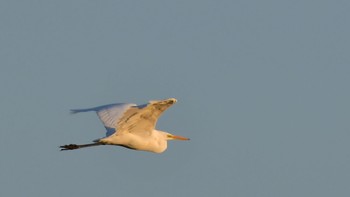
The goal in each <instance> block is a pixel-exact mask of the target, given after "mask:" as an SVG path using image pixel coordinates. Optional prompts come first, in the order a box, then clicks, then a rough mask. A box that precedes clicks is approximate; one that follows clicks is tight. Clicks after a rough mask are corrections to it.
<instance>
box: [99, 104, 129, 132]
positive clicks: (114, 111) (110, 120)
mask: <svg viewBox="0 0 350 197" xmlns="http://www.w3.org/2000/svg"><path fill="white" fill-rule="evenodd" d="M134 106H136V104H132V103H117V104H110V105H104V106H100V107H96V108H94V111H96V113H97V116H98V117H99V118H100V120H101V121H102V123H103V125H104V126H105V128H106V130H107V133H106V136H110V135H112V134H113V133H115V132H116V131H117V130H116V127H115V125H116V124H117V122H118V121H119V120H120V119H122V118H123V117H124V114H125V112H126V111H128V110H129V109H130V108H132V107H134Z"/></svg>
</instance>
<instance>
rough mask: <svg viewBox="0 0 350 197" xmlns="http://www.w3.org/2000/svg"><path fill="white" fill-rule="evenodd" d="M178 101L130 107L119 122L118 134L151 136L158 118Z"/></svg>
mask: <svg viewBox="0 0 350 197" xmlns="http://www.w3.org/2000/svg"><path fill="white" fill-rule="evenodd" d="M175 102H176V99H167V100H161V101H150V102H149V103H148V104H145V105H140V106H133V107H130V108H129V109H128V110H127V111H126V112H125V113H124V116H123V117H122V118H121V119H119V121H118V122H117V125H116V128H117V130H118V132H130V133H137V134H138V135H150V134H151V132H152V131H153V130H154V129H155V126H156V124H157V121H158V118H159V117H160V116H161V114H162V113H163V112H164V111H165V110H166V109H168V108H169V107H170V106H172V105H173V104H174V103H175Z"/></svg>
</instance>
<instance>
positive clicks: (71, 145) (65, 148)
mask: <svg viewBox="0 0 350 197" xmlns="http://www.w3.org/2000/svg"><path fill="white" fill-rule="evenodd" d="M60 148H61V151H62V150H74V149H78V148H79V146H78V145H76V144H68V145H63V146H60Z"/></svg>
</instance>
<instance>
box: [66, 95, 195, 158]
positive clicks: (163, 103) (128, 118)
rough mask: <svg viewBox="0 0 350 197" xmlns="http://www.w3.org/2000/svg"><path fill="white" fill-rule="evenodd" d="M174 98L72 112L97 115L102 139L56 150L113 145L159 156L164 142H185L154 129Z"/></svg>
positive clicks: (178, 137) (164, 145)
mask: <svg viewBox="0 0 350 197" xmlns="http://www.w3.org/2000/svg"><path fill="white" fill-rule="evenodd" d="M176 102H177V100H176V99H175V98H169V99H165V100H155V101H149V102H148V103H147V104H143V105H136V104H132V103H116V104H109V105H103V106H99V107H94V108H88V109H73V110H71V113H73V114H75V113H80V112H89V111H93V112H96V113H97V116H98V117H99V119H100V120H101V121H102V123H103V125H104V126H105V128H106V130H107V132H106V137H104V138H100V139H97V140H94V141H93V143H90V144H80V145H77V144H68V145H63V146H60V148H61V150H74V149H79V148H85V147H91V146H99V145H116V146H122V147H125V148H129V149H134V150H142V151H149V152H154V153H162V152H164V151H165V150H166V149H167V141H168V140H189V138H186V137H182V136H178V135H173V134H170V133H167V132H165V131H160V130H157V129H155V126H156V123H157V120H158V118H159V117H160V116H161V114H162V113H163V112H164V111H165V110H166V109H168V108H169V107H171V106H172V105H173V104H175V103H176Z"/></svg>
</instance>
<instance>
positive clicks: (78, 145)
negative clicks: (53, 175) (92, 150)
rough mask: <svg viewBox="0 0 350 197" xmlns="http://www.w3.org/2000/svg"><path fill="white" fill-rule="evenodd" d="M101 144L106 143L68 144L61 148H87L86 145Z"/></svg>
mask: <svg viewBox="0 0 350 197" xmlns="http://www.w3.org/2000/svg"><path fill="white" fill-rule="evenodd" d="M99 145H104V143H102V142H95V143H91V144H67V145H63V146H60V148H61V151H63V150H75V149H79V148H86V147H91V146H99Z"/></svg>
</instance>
